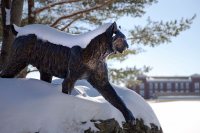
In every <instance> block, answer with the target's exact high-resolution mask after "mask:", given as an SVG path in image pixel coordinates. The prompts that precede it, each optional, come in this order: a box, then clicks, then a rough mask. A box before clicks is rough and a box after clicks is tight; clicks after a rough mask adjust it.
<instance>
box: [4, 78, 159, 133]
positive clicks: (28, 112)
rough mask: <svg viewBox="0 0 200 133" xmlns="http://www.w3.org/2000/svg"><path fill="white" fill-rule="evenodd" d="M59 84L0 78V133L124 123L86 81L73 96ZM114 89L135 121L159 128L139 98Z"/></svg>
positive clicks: (71, 132)
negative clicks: (113, 120)
mask: <svg viewBox="0 0 200 133" xmlns="http://www.w3.org/2000/svg"><path fill="white" fill-rule="evenodd" d="M58 83H59V81H56V82H54V83H53V84H50V83H46V82H44V81H39V80H35V79H2V78H0V133H24V132H40V133H66V132H68V133H81V132H84V131H85V130H86V129H89V128H91V129H92V130H97V129H96V128H95V126H94V124H93V123H91V122H90V120H106V119H110V118H115V119H116V120H117V121H118V123H119V124H122V121H124V118H123V115H122V114H121V112H120V111H118V110H117V109H116V108H114V107H113V106H112V105H111V104H110V103H108V102H107V101H106V100H105V99H104V98H103V97H102V96H100V94H99V93H98V92H97V91H96V90H95V89H94V88H92V87H91V86H90V84H89V83H87V82H86V81H85V80H82V81H78V82H77V83H76V86H75V89H74V91H73V93H72V95H66V94H63V93H62V92H61V85H60V84H58ZM113 87H114V88H115V90H116V92H117V93H118V95H119V96H120V97H121V98H122V99H123V100H124V102H125V104H126V105H127V107H128V108H129V109H130V110H131V111H132V113H133V115H134V116H135V117H136V118H142V119H143V120H144V123H145V124H146V125H147V126H150V124H151V123H153V124H155V125H157V126H158V127H160V124H159V121H158V119H157V118H156V116H155V114H154V112H153V110H152V109H151V107H150V106H149V105H148V104H147V103H146V102H145V100H144V99H143V98H142V97H140V96H139V95H137V94H136V93H135V92H133V91H131V90H128V89H127V88H122V87H118V86H116V85H113Z"/></svg>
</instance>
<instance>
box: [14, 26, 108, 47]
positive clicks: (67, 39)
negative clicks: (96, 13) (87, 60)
mask: <svg viewBox="0 0 200 133" xmlns="http://www.w3.org/2000/svg"><path fill="white" fill-rule="evenodd" d="M111 24H112V23H106V24H104V25H102V26H100V27H99V28H97V29H95V30H93V31H89V32H87V33H83V34H80V35H72V34H68V33H65V32H63V31H58V30H56V29H55V28H51V27H49V26H47V25H42V24H32V25H26V26H24V27H17V26H16V25H14V27H15V30H16V31H17V32H18V34H17V37H19V36H24V35H29V34H35V35H36V36H37V37H38V38H39V39H42V40H44V41H49V42H51V43H53V44H59V45H63V46H67V47H69V48H71V47H73V46H80V47H81V48H85V47H87V45H88V44H89V43H90V41H91V40H92V39H93V38H95V37H96V36H98V35H100V34H102V33H103V32H105V31H106V30H107V29H108V28H109V26H110V25H111Z"/></svg>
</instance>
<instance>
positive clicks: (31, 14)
mask: <svg viewBox="0 0 200 133" xmlns="http://www.w3.org/2000/svg"><path fill="white" fill-rule="evenodd" d="M34 7H35V3H34V0H28V24H33V23H35V17H36V16H35V13H34V12H33V9H34Z"/></svg>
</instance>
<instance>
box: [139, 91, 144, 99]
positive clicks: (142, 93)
mask: <svg viewBox="0 0 200 133" xmlns="http://www.w3.org/2000/svg"><path fill="white" fill-rule="evenodd" d="M140 95H141V96H143V97H144V89H140Z"/></svg>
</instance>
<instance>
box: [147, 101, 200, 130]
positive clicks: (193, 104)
mask: <svg viewBox="0 0 200 133" xmlns="http://www.w3.org/2000/svg"><path fill="white" fill-rule="evenodd" d="M149 104H150V106H151V107H152V108H153V110H154V112H155V113H156V115H157V117H158V119H159V121H160V124H161V126H162V129H163V131H164V133H200V126H199V125H200V101H174V102H157V103H156V102H149Z"/></svg>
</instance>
